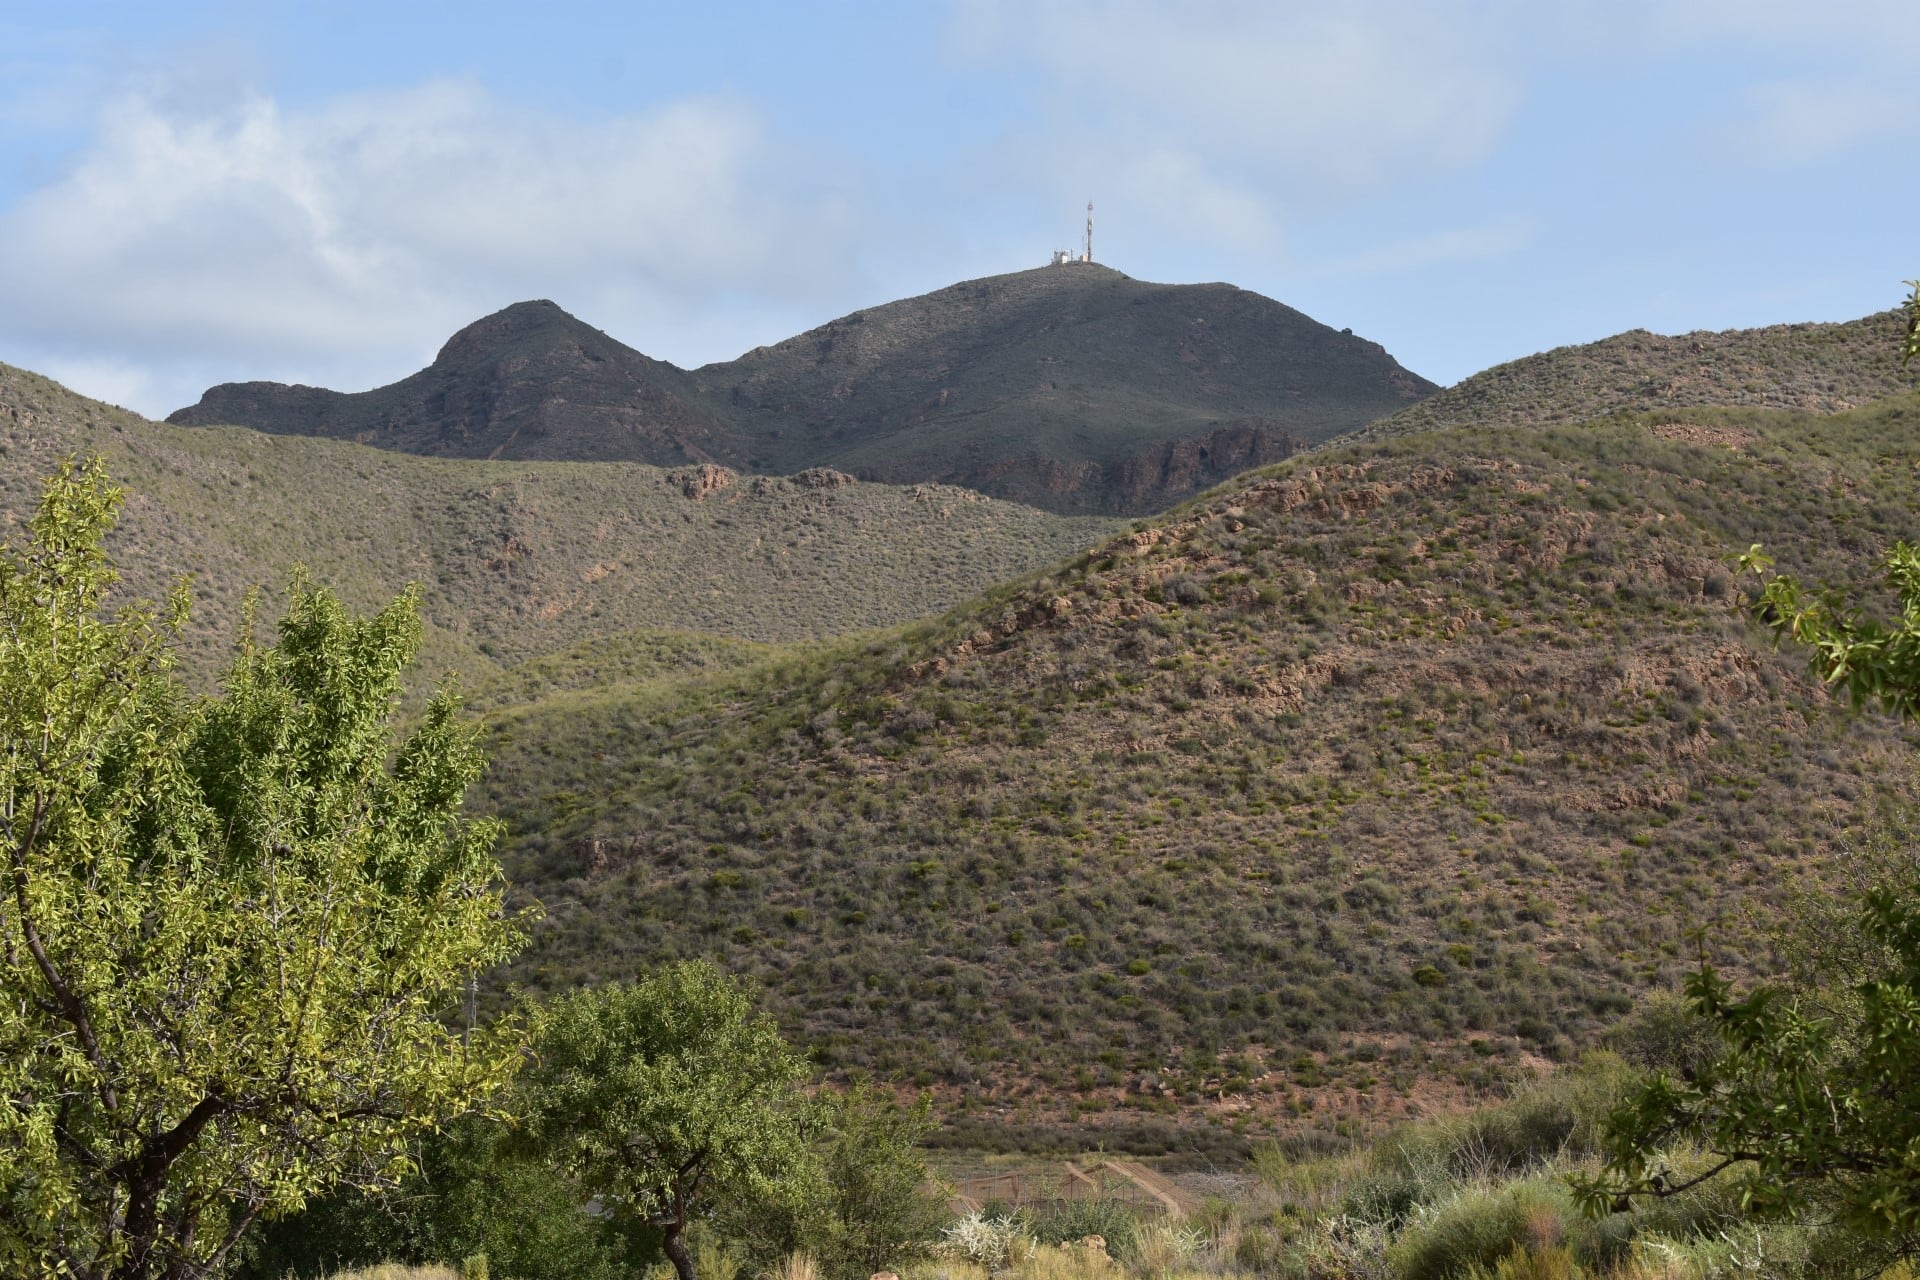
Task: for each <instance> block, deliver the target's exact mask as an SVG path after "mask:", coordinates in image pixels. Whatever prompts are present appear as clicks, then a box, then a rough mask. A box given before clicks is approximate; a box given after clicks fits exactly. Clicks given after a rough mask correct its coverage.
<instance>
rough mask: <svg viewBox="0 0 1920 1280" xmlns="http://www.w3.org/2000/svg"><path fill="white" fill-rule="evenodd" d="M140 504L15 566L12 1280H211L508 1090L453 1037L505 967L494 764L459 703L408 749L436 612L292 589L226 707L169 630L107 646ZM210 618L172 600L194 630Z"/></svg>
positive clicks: (45, 527) (0, 1211) (65, 486)
mask: <svg viewBox="0 0 1920 1280" xmlns="http://www.w3.org/2000/svg"><path fill="white" fill-rule="evenodd" d="M120 497H121V495H120V492H119V491H118V490H117V489H114V488H113V487H111V486H110V485H109V484H108V483H107V481H106V478H105V475H104V472H103V470H102V469H101V467H100V466H99V464H97V463H94V464H90V465H87V466H86V467H84V468H76V467H75V466H73V465H71V464H69V465H68V466H67V467H65V468H63V469H62V470H61V472H60V473H59V474H58V475H57V476H55V477H54V479H53V480H51V481H50V482H49V483H48V485H47V488H46V492H45V495H44V497H43V498H42V500H41V502H40V505H39V508H38V511H37V513H36V514H35V516H34V517H33V520H32V522H31V525H30V529H31V534H32V541H31V544H30V545H28V546H27V547H25V548H22V549H14V548H12V547H6V548H0V858H4V859H5V866H4V869H3V871H4V893H0V997H3V1003H0V1273H5V1274H9V1275H26V1274H34V1275H62V1276H70V1277H75V1278H76V1280H95V1278H99V1280H105V1278H107V1277H114V1278H115V1280H146V1278H147V1277H184V1276H195V1275H201V1274H205V1273H208V1272H211V1271H213V1270H216V1269H217V1268H218V1267H219V1266H220V1264H221V1262H222V1260H223V1259H224V1258H226V1257H227V1255H228V1253H229V1251H230V1250H231V1249H232V1247H233V1246H234V1244H235V1242H236V1241H237V1240H238V1239H239V1238H240V1236H241V1234H242V1232H244V1231H245V1229H246V1228H247V1226H248V1224H249V1223H251V1222H253V1221H254V1220H255V1219H256V1218H257V1217H259V1216H260V1215H261V1214H263V1213H265V1214H278V1213H283V1212H287V1211H290V1210H292V1209H294V1208H297V1207H298V1206H299V1205H300V1204H301V1203H302V1202H303V1201H304V1199H305V1198H306V1197H307V1196H309V1195H310V1194H312V1193H314V1192H315V1191H317V1190H319V1189H321V1188H324V1187H326V1186H329V1185H331V1184H334V1183H336V1182H339V1181H342V1180H346V1181H357V1182H361V1183H363V1184H371V1183H379V1182H380V1181H382V1180H383V1179H387V1178H390V1177H391V1176H392V1175H394V1174H396V1173H397V1172H399V1171H400V1170H401V1169H402V1168H403V1165H404V1158H403V1151H404V1144H405V1141H406V1139H407V1137H408V1136H409V1135H411V1134H415V1133H417V1132H418V1131H419V1130H420V1129H421V1128H422V1127H424V1126H429V1125H432V1124H433V1123H435V1122H436V1120H438V1119H440V1118H443V1117H446V1116H449V1115H452V1114H456V1113H459V1112H461V1111H464V1110H467V1109H469V1108H471V1107H473V1106H474V1105H475V1104H476V1102H477V1101H478V1100H480V1099H483V1098H485V1097H486V1096H487V1095H488V1094H489V1093H490V1092H491V1091H493V1090H494V1089H495V1088H497V1087H498V1086H499V1085H500V1084H501V1083H502V1082H503V1081H504V1080H505V1079H506V1078H507V1077H508V1075H509V1074H510V1073H511V1071H512V1069H513V1066H514V1064H515V1062H516V1059H517V1049H518V1044H519V1041H518V1040H517V1039H516V1037H515V1035H514V1034H513V1032H512V1029H511V1028H505V1029H499V1028H496V1029H495V1030H492V1031H488V1030H480V1031H477V1032H475V1033H474V1034H473V1035H472V1036H471V1038H470V1039H469V1038H467V1037H464V1036H463V1035H461V1034H460V1033H458V1032H456V1031H451V1030H449V1029H448V1027H446V1026H445V1025H444V1024H443V1023H442V1022H441V1021H440V1019H439V1018H438V1016H437V1015H438V1014H439V1013H440V1012H441V1011H442V1010H443V1009H445V1008H446V1007H448V1006H449V1005H450V1003H451V999H452V997H453V995H454V993H456V992H457V991H458V989H459V986H460V983H461V982H462V980H463V979H464V978H465V977H466V976H467V975H469V974H471V973H473V972H475V971H476V970H479V969H482V968H486V967H490V966H492V965H493V964H496V963H498V962H499V961H501V960H502V959H504V958H506V957H507V956H509V955H510V954H511V953H512V952H513V951H514V950H515V948H516V946H517V945H518V936H517V932H516V930H515V929H514V927H513V926H512V924H511V923H510V922H509V921H508V920H507V919H506V917H505V916H504V914H503V911H502V906H501V894H500V875H499V868H498V866H497V865H496V863H495V862H494V860H493V857H492V853H491V849H492V845H493V842H494V839H495V833H496V829H495V827H494V825H493V824H491V823H484V822H481V823H471V822H465V821H462V820H461V819H460V816H459V809H460V804H461V799H462V796H463V795H464V793H465V791H466V789H467V787H468V786H469V785H470V784H471V783H472V782H473V780H474V779H475V778H476V776H477V775H478V773H479V770H480V767H481V760H480V757H479V754H478V752H477V750H476V748H475V745H474V741H473V735H472V733H471V731H470V730H468V729H467V728H465V727H463V726H462V725H461V724H460V723H459V722H458V720H457V719H456V715H455V712H456V704H455V702H454V701H453V700H452V699H451V698H450V697H447V696H445V695H442V696H440V697H437V698H436V699H435V700H434V701H433V703H432V704H431V705H430V707H429V708H428V709H427V711H426V713H425V715H424V717H422V718H421V720H420V722H419V724H418V726H417V727H416V728H415V729H413V731H412V732H411V733H409V734H408V735H407V736H406V737H405V739H404V740H403V741H401V742H399V743H398V744H397V747H396V744H395V742H394V741H393V736H392V729H391V722H392V716H393V712H394V704H395V699H396V695H397V693H398V690H399V679H400V674H401V672H402V670H403V669H404V668H405V667H406V665H407V663H408V661H409V660H410V659H411V657H412V655H413V653H414V650H415V649H416V647H417V646H418V643H419V638H420V624H419V621H418V618H417V616H416V604H415V601H414V598H413V597H412V596H404V597H402V598H401V599H400V600H398V601H396V602H395V603H394V604H393V605H391V606H390V607H388V608H387V609H386V610H384V611H382V612H381V613H380V614H379V615H377V616H375V617H373V618H369V619H356V618H353V617H351V616H349V615H348V613H347V612H346V611H345V610H344V609H343V608H342V607H341V605H340V604H339V602H338V601H337V600H335V599H334V598H333V597H332V596H331V595H329V594H327V593H326V592H324V591H320V590H317V589H314V588H312V587H310V586H308V585H306V584H305V583H304V582H296V584H295V586H294V589H293V591H292V593H291V596H292V598H291V600H290V602H289V608H288V610H287V613H286V617H285V619H284V620H283V621H282V622H281V624H280V628H279V642H278V644H276V645H273V646H270V647H262V646H259V645H257V644H255V643H254V642H253V640H252V639H251V637H250V636H249V637H247V638H245V639H244V640H243V644H242V647H241V650H240V653H239V656H238V658H237V660H236V662H235V664H234V666H233V668H232V670H231V671H230V673H229V674H228V676H227V677H226V680H225V684H224V689H223V691H222V692H221V693H220V694H219V695H218V696H217V697H211V698H194V697H191V696H189V695H188V694H187V693H186V692H185V691H184V690H183V689H182V688H181V686H180V685H179V683H178V681H177V679H176V678H175V677H174V675H173V673H172V667H171V657H170V654H169V647H168V640H169V628H168V627H167V626H165V625H163V624H162V623H161V622H159V621H158V620H157V619H156V618H155V617H154V616H153V615H152V614H151V613H149V612H144V611H140V610H126V611H122V612H121V613H119V614H118V615H117V616H114V617H111V618H109V617H106V616H103V613H102V598H103V594H104V593H105V592H106V590H107V589H108V588H109V587H110V585H111V584H112V583H113V582H114V580H115V575H114V572H113V570H112V568H111V567H110V566H109V564H108V562H107V560H106V557H105V555H104V553H103V551H102V548H101V541H102V538H103V537H104V535H105V533H106V531H107V530H108V528H109V527H110V526H111V524H112V522H113V517H114V513H115V511H116V508H117V506H118V504H119V502H120ZM183 617H184V593H176V599H175V601H174V607H173V611H172V623H173V625H174V626H176V627H177V625H178V622H179V620H180V619H181V618H183Z"/></svg>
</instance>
